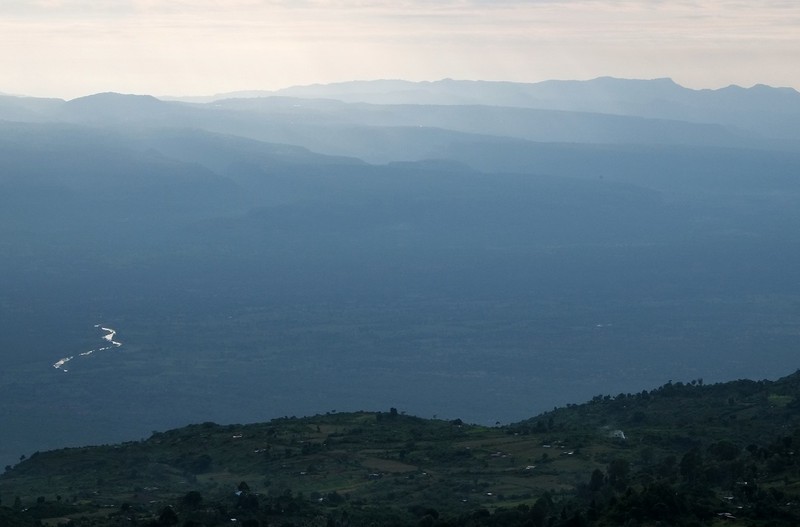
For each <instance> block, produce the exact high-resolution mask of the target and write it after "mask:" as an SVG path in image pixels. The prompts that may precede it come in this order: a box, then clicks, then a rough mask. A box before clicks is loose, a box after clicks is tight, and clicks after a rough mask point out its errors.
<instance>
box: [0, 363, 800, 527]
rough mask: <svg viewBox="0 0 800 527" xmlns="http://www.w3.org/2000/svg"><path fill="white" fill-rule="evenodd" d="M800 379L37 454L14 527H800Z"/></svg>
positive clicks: (14, 506) (294, 421)
mask: <svg viewBox="0 0 800 527" xmlns="http://www.w3.org/2000/svg"><path fill="white" fill-rule="evenodd" d="M798 405H800V373H795V374H793V375H790V376H787V377H784V378H782V379H779V380H777V381H748V380H740V381H734V382H729V383H719V384H711V385H706V384H704V383H703V382H702V380H695V381H692V382H690V383H681V382H676V383H673V382H669V383H667V384H666V385H663V386H661V387H660V388H657V389H654V390H652V391H646V390H645V391H642V392H640V393H636V394H619V395H617V396H597V397H595V398H594V399H593V400H591V401H589V402H587V403H585V404H580V405H568V406H567V407H564V408H558V409H554V410H553V411H550V412H546V413H544V414H542V415H539V416H537V417H535V418H532V419H530V420H527V421H523V422H520V423H517V424H513V425H509V426H502V427H501V426H497V427H483V426H477V425H471V424H466V423H463V422H462V421H461V420H459V419H456V420H437V419H422V418H418V417H412V416H408V415H404V413H403V412H398V411H397V410H396V409H394V408H392V409H390V410H389V411H388V412H355V413H336V412H329V413H326V414H324V415H316V416H313V417H306V418H296V417H284V418H280V419H275V420H272V421H270V422H267V423H259V424H249V425H238V424H234V425H217V424H214V423H203V424H197V425H191V426H187V427H184V428H180V429H176V430H170V431H167V432H154V433H153V434H152V436H151V437H150V438H149V439H147V440H144V441H139V442H128V443H123V444H118V445H104V446H96V447H84V448H70V449H62V450H56V451H51V452H41V453H39V452H37V453H34V454H33V455H32V456H30V458H28V459H24V460H22V461H21V462H20V463H19V464H17V465H15V466H14V467H6V472H5V473H4V474H3V475H2V476H0V499H2V507H0V520H2V521H3V522H4V523H3V525H9V526H16V525H20V526H23V525H35V524H36V522H37V521H41V522H42V523H43V524H45V525H61V524H63V525H74V526H84V525H95V526H106V525H174V524H180V525H222V524H230V523H231V522H232V521H233V520H234V519H235V520H236V522H238V523H239V524H242V525H248V526H257V525H268V524H269V525H369V524H374V525H535V526H540V525H565V526H566V525H622V524H625V525H656V524H657V522H659V521H666V522H667V524H669V525H713V524H717V523H719V524H723V523H724V524H727V525H796V524H797V522H798V521H800V502H799V501H798V500H800V470H799V467H798V464H797V460H796V455H795V449H796V448H797V445H798V444H800V443H799V442H800V413H798V411H797V409H798Z"/></svg>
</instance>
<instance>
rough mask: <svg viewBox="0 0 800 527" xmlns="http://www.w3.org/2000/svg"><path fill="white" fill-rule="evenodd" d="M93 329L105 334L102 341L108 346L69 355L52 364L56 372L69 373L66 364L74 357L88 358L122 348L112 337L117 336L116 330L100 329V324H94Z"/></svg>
mask: <svg viewBox="0 0 800 527" xmlns="http://www.w3.org/2000/svg"><path fill="white" fill-rule="evenodd" d="M94 327H96V328H100V329H101V330H102V331H105V332H106V334H105V335H103V340H104V341H106V342H107V343H108V345H107V346H103V347H102V348H97V349H93V350H89V351H84V352H83V353H79V354H78V355H70V356H69V357H64V358H63V359H61V360H59V361H58V362H56V363H54V364H53V368H55V369H57V370H61V371H64V372H67V371H69V369H68V368H67V363H68V362H70V361H71V360H73V359H75V358H76V357H88V356H90V355H92V354H93V353H98V352H101V351H106V350H110V349H112V348H119V347H121V346H122V342H118V341H116V340H114V337H115V336H116V335H117V332H116V330H114V329H111V328H105V327H102V326H101V325H100V324H95V326H94Z"/></svg>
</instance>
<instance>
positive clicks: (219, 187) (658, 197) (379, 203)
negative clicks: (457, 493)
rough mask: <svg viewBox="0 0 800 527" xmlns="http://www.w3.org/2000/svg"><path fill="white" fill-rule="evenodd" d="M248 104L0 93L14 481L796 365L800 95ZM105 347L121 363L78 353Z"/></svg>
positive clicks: (485, 87) (1, 326)
mask: <svg viewBox="0 0 800 527" xmlns="http://www.w3.org/2000/svg"><path fill="white" fill-rule="evenodd" d="M239 95H247V96H248V97H246V98H242V97H230V96H225V97H221V98H219V99H215V100H211V101H209V102H186V101H170V100H163V99H159V98H156V97H152V96H149V95H124V94H117V93H104V94H96V95H91V96H88V97H82V98H78V99H74V100H70V101H64V100H59V99H37V98H26V97H12V96H2V97H0V364H2V366H3V367H2V368H0V401H3V404H0V466H2V465H4V464H7V463H10V462H12V461H15V460H17V459H18V458H19V455H20V454H22V453H29V452H30V451H35V450H46V449H51V448H56V447H63V446H70V445H71V446H78V445H83V444H86V443H87V442H90V441H91V442H115V441H121V440H125V439H128V438H135V437H143V436H144V434H147V433H149V432H150V431H151V430H159V429H167V428H175V427H177V426H183V425H185V424H186V423H187V422H203V421H210V420H214V421H218V422H235V421H238V422H255V421H264V420H267V419H270V418H273V417H278V416H281V415H292V414H294V415H310V414H313V413H314V412H319V411H327V410H331V409H338V410H339V411H345V410H357V409H364V410H372V411H376V410H382V409H386V408H389V407H392V406H395V407H397V406H402V407H403V408H404V409H407V410H408V411H409V412H410V413H413V414H416V415H426V416H430V415H434V414H435V415H438V416H448V417H451V418H452V417H456V416H457V417H459V418H462V419H464V420H466V421H469V422H475V423H483V424H487V423H488V424H492V423H495V422H497V421H500V422H513V421H518V420H519V419H522V418H525V417H528V416H530V415H534V414H537V413H540V412H543V411H545V410H548V409H550V408H553V407H554V406H556V405H563V404H565V403H568V402H572V401H576V400H586V399H589V398H591V397H592V396H593V395H595V394H597V393H609V392H611V393H618V392H626V393H627V392H631V393H634V392H637V391H640V390H641V389H642V388H643V387H650V386H656V385H659V384H663V383H664V382H666V381H667V380H668V379H681V380H686V379H691V378H698V377H703V378H705V379H706V380H707V382H709V383H710V382H716V381H725V380H731V379H736V378H744V377H748V378H750V377H755V378H774V377H776V376H777V375H779V374H782V373H785V371H786V368H787V364H795V363H796V361H797V356H796V355H797V354H796V350H797V347H798V340H797V339H798V335H800V329H799V328H800V311H799V310H798V306H800V207H799V206H798V203H800V177H799V176H798V175H799V174H800V138H798V131H800V126H797V124H798V123H800V119H798V98H799V96H798V94H797V92H795V91H793V90H787V89H779V88H768V87H762V86H757V87H753V88H750V89H742V88H736V87H731V88H726V89H722V90H687V89H685V88H681V87H680V86H677V85H676V84H674V83H673V82H671V81H669V80H653V81H628V80H619V79H607V78H605V79H596V80H593V81H585V82H563V81H552V82H547V83H539V84H517V83H494V82H466V81H449V80H445V81H439V82H433V83H408V82H402V81H376V82H358V83H343V84H337V85H328V86H311V87H298V88H292V89H288V90H285V91H281V92H279V93H271V94H264V95H266V96H259V97H250V96H252V95H260V94H253V93H246V94H239ZM98 323H100V324H104V327H112V328H114V329H115V331H117V339H118V341H120V342H122V343H124V346H122V347H120V348H119V349H114V350H110V351H109V352H108V353H92V354H89V355H86V356H83V355H81V353H85V352H86V351H87V350H91V349H95V348H96V347H97V346H96V344H97V343H96V342H95V341H94V340H96V335H95V332H94V331H93V329H94V325H95V324H98ZM69 356H76V357H79V358H76V359H75V360H74V361H71V362H70V368H69V371H67V372H65V371H63V369H61V368H54V367H53V365H54V363H56V361H59V359H62V358H64V357H69ZM778 401H781V399H778ZM741 415H742V416H744V415H745V414H744V413H743V414H741ZM743 418H744V417H743ZM42 423H46V426H47V432H48V433H43V432H42V430H43V428H42ZM320 427H321V428H322V424H321V425H320ZM301 470H305V469H301ZM0 498H2V503H3V505H5V504H7V501H6V500H7V499H8V497H7V496H6V495H5V494H4V495H3V496H0ZM12 499H13V497H12ZM48 499H49V498H48ZM1 518H2V517H0V522H1V521H2V519H1Z"/></svg>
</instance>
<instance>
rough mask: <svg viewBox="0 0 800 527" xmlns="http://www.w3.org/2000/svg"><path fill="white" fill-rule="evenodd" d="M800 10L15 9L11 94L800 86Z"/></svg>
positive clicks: (215, 3)
mask: <svg viewBox="0 0 800 527" xmlns="http://www.w3.org/2000/svg"><path fill="white" fill-rule="evenodd" d="M798 64H800V2H798V1H797V0H707V1H703V0H663V1H662V0H527V1H523V0H497V1H489V0H374V1H366V0H328V1H323V0H293V1H290V0H169V1H166V0H163V1H162V0H0V92H2V93H10V94H20V95H21V94H24V95H32V96H48V97H60V98H74V97H78V96H82V95H88V94H91V93H97V92H103V91H116V92H123V93H148V94H153V95H173V96H183V95H210V94H215V93H224V92H229V91H236V90H272V89H278V88H283V87H287V86H292V85H298V84H312V83H327V82H337V81H346V80H356V79H358V80H369V79H387V78H388V79H407V80H438V79H442V78H455V79H484V80H511V81H522V82H537V81H542V80H548V79H590V78H595V77H599V76H614V77H623V78H642V79H644V78H659V77H671V78H672V79H674V80H675V81H676V82H678V83H679V84H682V85H684V86H687V87H690V88H719V87H723V86H727V85H730V84H738V85H741V86H745V87H749V86H752V85H754V84H757V83H762V84H768V85H772V86H790V87H794V88H795V89H800V67H798V66H797V65H798Z"/></svg>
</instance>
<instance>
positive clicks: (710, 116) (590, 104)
mask: <svg viewBox="0 0 800 527" xmlns="http://www.w3.org/2000/svg"><path fill="white" fill-rule="evenodd" d="M275 93H276V94H278V95H288V96H293V97H306V98H332V99H338V100H342V101H346V102H367V103H373V104H434V105H441V104H454V105H472V104H478V105H500V106H511V107H522V108H537V109H548V110H565V111H579V112H596V113H606V114H615V115H630V116H640V117H651V118H659V119H674V120H680V121H689V122H704V123H719V124H726V125H732V126H737V127H740V128H743V129H746V130H753V131H756V132H758V133H761V134H763V135H765V136H767V137H776V138H792V139H797V138H798V137H800V132H799V131H798V129H797V126H795V123H796V122H797V120H798V118H800V93H798V92H797V91H795V90H793V89H791V88H772V87H769V86H764V85H756V86H753V87H752V88H742V87H739V86H729V87H727V88H721V89H717V90H709V89H705V90H692V89H688V88H684V87H681V86H679V85H678V84H676V83H675V82H673V81H672V80H671V79H654V80H630V79H615V78H611V77H601V78H598V79H593V80H589V81H545V82H540V83H533V84H525V83H513V82H490V81H457V80H451V79H445V80H441V81H435V82H419V83H412V82H406V81H372V82H368V81H360V82H347V83H338V84H331V85H311V86H297V87H292V88H287V89H284V90H279V91H277V92H275Z"/></svg>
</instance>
